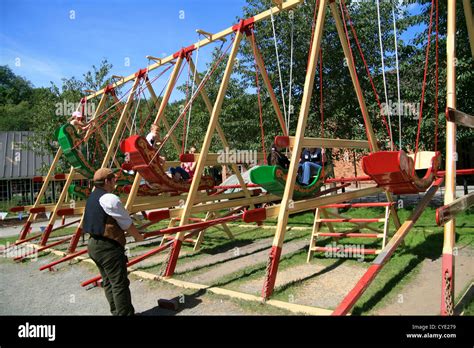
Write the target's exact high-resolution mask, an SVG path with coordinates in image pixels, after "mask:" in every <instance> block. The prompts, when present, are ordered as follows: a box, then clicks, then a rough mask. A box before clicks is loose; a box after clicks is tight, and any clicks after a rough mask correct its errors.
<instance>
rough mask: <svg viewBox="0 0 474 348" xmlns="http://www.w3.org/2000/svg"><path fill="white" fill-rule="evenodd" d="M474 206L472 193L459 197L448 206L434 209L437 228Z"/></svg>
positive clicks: (473, 193)
mask: <svg viewBox="0 0 474 348" xmlns="http://www.w3.org/2000/svg"><path fill="white" fill-rule="evenodd" d="M473 205H474V192H471V193H469V194H467V195H465V196H462V197H459V198H457V199H455V200H454V201H452V202H451V203H449V204H446V205H444V206H442V207H440V208H438V209H436V223H437V224H438V226H442V225H444V224H445V223H446V222H448V221H450V220H452V219H454V218H455V216H456V215H457V214H459V213H462V212H463V211H466V210H467V209H469V208H470V207H472V206H473Z"/></svg>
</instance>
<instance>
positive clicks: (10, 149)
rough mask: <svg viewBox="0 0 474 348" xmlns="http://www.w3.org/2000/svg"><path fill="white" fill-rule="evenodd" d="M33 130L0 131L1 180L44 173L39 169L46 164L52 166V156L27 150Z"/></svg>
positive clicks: (24, 177)
mask: <svg viewBox="0 0 474 348" xmlns="http://www.w3.org/2000/svg"><path fill="white" fill-rule="evenodd" d="M32 134H33V132H27V131H19V132H0V180H6V179H27V178H32V177H34V176H38V175H42V173H41V172H40V171H39V170H40V168H41V167H42V166H44V165H47V166H50V165H51V163H52V162H53V157H52V156H40V155H37V154H36V153H35V152H34V151H31V150H26V149H24V148H23V145H25V144H27V142H28V137H29V136H31V135H32Z"/></svg>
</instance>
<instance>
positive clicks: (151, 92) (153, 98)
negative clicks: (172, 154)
mask: <svg viewBox="0 0 474 348" xmlns="http://www.w3.org/2000/svg"><path fill="white" fill-rule="evenodd" d="M146 86H147V88H148V91H149V92H150V95H151V99H152V100H153V104H155V106H157V107H159V106H158V103H159V102H160V101H159V100H158V97H157V96H156V93H155V90H154V89H153V86H152V85H151V83H150V80H149V79H148V78H147V79H146ZM161 122H163V125H164V126H165V129H166V131H167V132H169V131H170V129H171V128H170V125H169V124H168V121H167V120H166V117H163V118H162V119H161ZM170 138H171V142H172V143H173V146H174V148H175V150H176V151H177V152H178V153H179V152H180V151H181V147H180V146H179V144H178V140H177V139H176V136H175V135H174V133H171V135H170Z"/></svg>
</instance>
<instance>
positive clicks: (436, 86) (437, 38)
mask: <svg viewBox="0 0 474 348" xmlns="http://www.w3.org/2000/svg"><path fill="white" fill-rule="evenodd" d="M435 6H436V47H435V50H436V52H435V54H436V58H435V59H436V62H435V148H434V150H435V152H436V151H438V123H439V122H438V118H439V114H438V91H439V7H438V0H436V4H435Z"/></svg>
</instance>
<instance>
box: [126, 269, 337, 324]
mask: <svg viewBox="0 0 474 348" xmlns="http://www.w3.org/2000/svg"><path fill="white" fill-rule="evenodd" d="M134 273H135V272H134ZM141 273H142V272H141ZM137 275H139V274H137ZM148 278H149V277H147V279H148ZM159 280H160V281H164V282H167V283H169V284H172V285H175V286H179V287H182V288H185V289H195V290H206V291H209V292H212V293H214V294H216V295H223V296H228V297H231V298H237V299H240V300H244V301H252V302H259V303H262V298H261V297H259V296H255V295H251V294H246V293H242V292H238V291H233V290H229V289H223V288H219V287H215V286H209V285H203V284H196V283H191V282H187V281H183V280H178V279H174V278H165V277H159ZM265 304H266V305H270V306H274V307H278V308H282V309H286V310H288V311H291V312H293V313H300V314H301V313H303V314H309V315H330V314H331V312H332V311H331V310H328V309H324V308H318V307H311V306H305V305H299V304H296V303H289V302H284V301H278V300H267V301H265Z"/></svg>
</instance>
